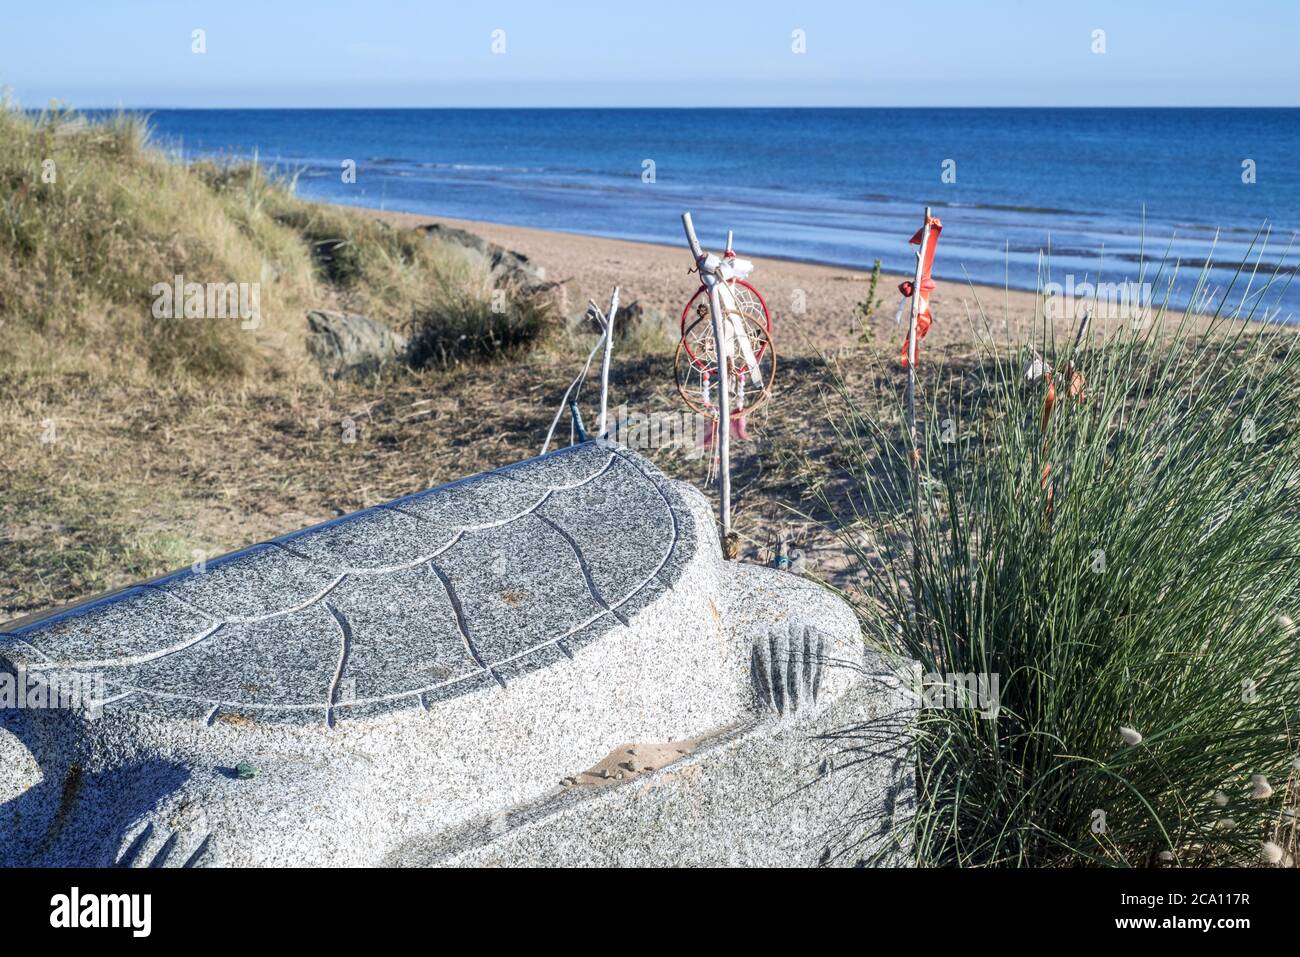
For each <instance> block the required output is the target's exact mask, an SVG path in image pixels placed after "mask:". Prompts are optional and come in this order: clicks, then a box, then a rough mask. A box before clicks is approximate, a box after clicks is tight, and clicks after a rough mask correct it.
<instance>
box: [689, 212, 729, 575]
mask: <svg viewBox="0 0 1300 957" xmlns="http://www.w3.org/2000/svg"><path fill="white" fill-rule="evenodd" d="M682 228H683V229H685V230H686V245H688V246H689V247H690V249H691V256H692V258H694V260H695V265H696V266H697V267H698V268H699V270H700V279H701V280H702V281H703V282H704V285H705V287H706V288H707V289H708V290H709V311H710V312H712V313H713V348H714V352H715V354H716V355H717V359H718V492H719V495H718V497H719V500H720V501H719V509H718V510H719V512H720V513H721V514H720V517H721V520H722V521H721V524H722V541H723V549H724V553H725V549H726V542H727V536H728V535H729V534H730V533H731V421H730V419H731V409H730V401H729V397H728V395H727V337H726V336H725V335H724V334H723V333H724V328H725V327H724V325H723V316H722V303H721V301H720V300H719V297H718V289H717V282H718V277H717V276H715V275H713V273H712V272H705V271H704V249H703V247H701V246H700V240H699V238H698V237H697V236H696V235H695V224H694V223H693V222H692V221H691V214H690V213H682Z"/></svg>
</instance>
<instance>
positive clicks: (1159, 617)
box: [824, 277, 1300, 866]
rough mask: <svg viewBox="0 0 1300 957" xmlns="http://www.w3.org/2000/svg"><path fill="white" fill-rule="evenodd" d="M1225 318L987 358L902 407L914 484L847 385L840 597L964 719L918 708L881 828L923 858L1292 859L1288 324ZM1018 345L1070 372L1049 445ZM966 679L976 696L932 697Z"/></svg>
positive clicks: (1298, 401)
mask: <svg viewBox="0 0 1300 957" xmlns="http://www.w3.org/2000/svg"><path fill="white" fill-rule="evenodd" d="M1201 281H1202V282H1203V281H1204V277H1202V280H1201ZM1268 288H1269V284H1266V287H1265V290H1262V291H1261V292H1264V291H1267V290H1268ZM1272 289H1273V291H1275V290H1276V284H1273V285H1272ZM1270 294H1271V293H1270ZM1263 298H1264V297H1263V295H1259V294H1257V295H1254V296H1248V297H1244V301H1246V302H1255V303H1258V302H1260V301H1262V299H1263ZM1224 301H1227V294H1225V296H1224ZM1045 308H1046V306H1045ZM1228 311H1229V310H1226V309H1223V308H1222V307H1221V310H1220V313H1218V314H1216V315H1215V316H1214V317H1213V318H1212V319H1211V320H1210V321H1208V323H1207V321H1206V319H1205V317H1203V316H1192V315H1189V314H1183V315H1182V316H1181V317H1178V316H1175V315H1174V314H1172V313H1171V312H1170V311H1169V310H1168V309H1167V308H1164V307H1159V308H1156V307H1153V308H1152V309H1151V310H1150V311H1149V312H1148V313H1147V314H1145V315H1143V316H1141V317H1140V319H1139V321H1130V320H1124V321H1119V322H1114V321H1112V322H1099V321H1097V320H1094V321H1093V323H1092V326H1091V331H1090V333H1089V334H1088V335H1086V336H1085V337H1084V338H1083V339H1082V340H1081V342H1080V343H1079V348H1078V349H1077V350H1076V349H1075V343H1074V341H1073V337H1069V338H1070V339H1071V341H1070V342H1067V343H1060V342H1057V341H1054V338H1053V335H1052V332H1051V330H1052V329H1053V328H1056V326H1055V324H1053V323H1048V322H1046V321H1044V323H1043V331H1042V334H1041V335H1036V336H1033V337H1032V339H1034V340H1036V341H1028V342H1023V343H1018V344H1016V343H1011V344H1003V346H1002V347H1000V348H993V347H989V348H986V349H984V350H982V352H981V355H979V356H978V357H977V359H976V360H975V362H974V367H973V368H972V369H969V370H967V374H966V375H965V377H964V382H963V385H962V386H961V387H960V388H957V389H947V390H931V391H932V392H934V394H935V395H937V396H938V398H932V399H931V400H930V401H929V402H928V403H927V404H926V405H925V407H924V408H921V409H920V410H919V413H918V416H919V420H920V426H921V438H920V440H919V444H920V446H921V450H920V451H921V464H920V468H919V482H917V483H915V485H914V483H913V481H912V475H911V470H910V467H909V462H910V456H909V454H908V451H909V450H908V448H907V446H906V445H905V444H904V443H903V442H902V441H900V435H902V434H905V433H904V432H903V431H902V430H901V429H899V427H898V426H899V423H900V422H901V421H902V410H901V409H898V410H897V411H898V419H896V420H895V421H891V422H887V423H886V422H882V421H880V420H879V419H878V418H873V416H872V415H871V414H870V413H869V412H868V411H867V410H866V407H865V404H864V401H863V397H860V396H856V395H853V394H851V392H850V391H849V390H848V389H847V388H846V387H844V386H843V383H840V396H839V398H840V399H841V401H842V403H843V406H844V410H845V411H844V412H843V414H842V415H840V416H838V417H837V420H836V421H837V426H838V429H839V433H840V434H839V450H840V452H841V454H842V455H843V456H845V461H847V463H848V466H847V473H848V474H847V476H846V478H847V479H848V481H847V487H848V488H849V489H850V490H851V491H850V492H849V494H848V504H847V505H846V504H845V500H844V499H836V500H834V501H832V499H831V497H830V496H827V497H826V498H825V499H824V504H825V506H826V507H827V508H829V509H831V510H832V511H834V512H835V513H837V519H838V521H837V523H836V525H837V528H838V530H839V534H840V535H841V537H842V539H843V541H844V542H845V543H846V544H847V545H848V547H849V548H850V549H851V550H852V551H853V552H854V553H855V554H856V556H857V559H858V561H859V562H860V564H861V568H862V573H863V574H862V580H863V582H864V584H863V586H862V587H861V588H860V589H859V590H857V592H856V593H854V594H851V595H850V597H851V598H853V599H854V600H855V602H856V603H857V604H858V606H859V608H860V609H861V614H862V620H863V623H864V627H865V629H866V630H867V633H868V636H869V639H870V640H871V641H872V642H874V643H875V644H876V645H878V646H880V647H882V648H885V649H888V650H890V651H893V652H898V653H901V654H903V655H906V656H907V657H910V658H912V659H915V660H916V661H918V662H919V663H920V666H921V671H922V672H923V673H925V674H926V675H928V676H929V677H928V678H926V679H923V681H922V688H921V691H922V702H923V703H924V704H927V705H943V704H945V703H947V704H954V703H955V704H957V705H958V706H957V707H942V706H935V707H929V706H927V707H923V708H922V709H921V710H920V712H919V718H918V722H917V728H916V731H917V776H916V782H917V792H918V801H917V805H916V808H915V810H914V812H913V813H908V814H906V816H905V817H900V819H899V820H898V821H897V822H896V824H897V826H898V827H899V828H900V829H901V830H902V831H903V832H905V837H906V839H907V840H908V841H910V843H911V845H912V847H913V848H914V850H915V854H916V860H917V862H918V863H919V864H921V865H928V866H954V865H955V866H1091V865H1101V866H1149V865H1160V866H1207V865H1237V864H1255V863H1258V862H1260V861H1261V859H1263V858H1266V857H1267V855H1269V854H1270V853H1272V852H1273V850H1274V848H1270V847H1266V843H1267V842H1271V844H1272V845H1274V846H1275V847H1276V849H1278V850H1279V851H1280V853H1282V854H1283V855H1291V856H1292V857H1294V855H1295V854H1296V832H1295V829H1294V817H1293V813H1294V808H1295V805H1296V793H1297V784H1298V782H1300V770H1297V768H1298V767H1300V765H1297V763H1296V762H1297V755H1300V735H1297V727H1296V725H1297V720H1298V719H1300V654H1298V651H1300V636H1298V635H1297V633H1296V630H1295V626H1294V625H1293V624H1292V621H1291V619H1292V618H1294V617H1300V616H1297V614H1296V612H1297V610H1298V609H1300V514H1298V513H1300V507H1298V502H1300V498H1298V495H1300V415H1298V413H1300V355H1298V354H1297V336H1296V331H1295V328H1294V327H1290V328H1288V327H1286V326H1282V325H1262V324H1258V323H1250V322H1248V321H1247V320H1248V319H1249V318H1250V314H1249V313H1248V312H1246V311H1245V310H1241V309H1236V310H1231V311H1232V315H1231V316H1229V315H1226V313H1227V312H1228ZM980 322H982V323H983V324H984V325H985V328H987V327H988V323H987V321H986V320H984V319H982V318H981V320H980ZM1035 353H1038V354H1042V355H1043V356H1044V357H1045V358H1046V359H1047V360H1048V362H1050V363H1051V365H1052V366H1053V367H1055V368H1056V369H1057V370H1058V372H1059V370H1063V369H1065V368H1066V367H1067V365H1068V364H1069V363H1070V362H1073V363H1074V366H1075V368H1077V369H1079V370H1081V371H1082V372H1083V374H1084V375H1085V377H1086V391H1085V394H1084V397H1083V398H1082V399H1076V398H1071V397H1069V396H1068V395H1067V393H1066V390H1065V388H1063V379H1062V378H1061V377H1060V376H1059V375H1058V378H1057V382H1058V386H1057V390H1058V398H1057V401H1056V403H1055V406H1054V409H1053V412H1052V414H1051V417H1050V419H1049V420H1048V426H1047V430H1046V439H1045V437H1044V432H1043V428H1042V420H1043V409H1044V399H1045V383H1044V381H1043V380H1039V381H1037V382H1034V383H1029V382H1027V381H1026V372H1025V366H1026V363H1027V361H1028V360H1029V359H1030V358H1031V357H1032V356H1033V355H1034V354H1035ZM924 359H925V357H924V353H923V361H924ZM945 374H946V373H945V372H943V371H940V372H937V373H933V374H932V376H931V380H937V379H942V378H943V377H944V375H945ZM897 381H898V382H899V383H900V389H899V391H900V392H901V391H902V390H901V382H902V373H901V371H900V372H899V373H898V374H897ZM1049 465H1050V473H1049V482H1050V489H1051V491H1050V495H1051V502H1050V509H1049V502H1048V495H1049V493H1048V490H1047V486H1046V485H1045V483H1044V479H1043V475H1044V470H1045V468H1047V467H1048V466H1049ZM914 489H916V490H917V491H915V492H914ZM914 495H915V501H914ZM1049 512H1050V514H1049ZM913 543H915V544H914V547H913ZM972 675H973V676H985V682H986V684H985V685H984V689H985V690H986V691H992V690H993V689H994V688H996V696H995V698H988V699H985V700H984V701H980V700H978V696H970V695H968V696H967V699H966V700H964V701H963V700H962V699H961V698H960V696H957V697H956V698H955V700H954V699H953V698H948V699H945V696H944V695H942V694H939V693H936V688H941V687H944V684H943V682H945V681H947V682H959V683H960V684H961V685H962V686H964V687H966V688H968V689H972V688H973V689H976V690H978V689H979V687H980V686H979V684H978V677H977V678H976V680H975V682H974V683H972V681H971V679H970V678H969V677H967V676H972ZM954 676H958V677H956V678H954ZM995 676H996V681H997V684H996V686H994V685H993V684H992V681H993V679H994V677H995ZM950 686H955V684H954V685H950ZM994 704H995V705H996V707H990V705H994ZM963 705H964V706H963ZM980 705H984V707H982V708H981V707H980ZM1121 728H1125V729H1131V731H1135V732H1137V734H1139V735H1140V736H1141V740H1140V742H1139V743H1131V742H1133V741H1135V740H1136V735H1134V734H1132V733H1131V731H1127V730H1126V731H1125V732H1123V735H1122V733H1121ZM1274 856H1276V855H1274ZM1284 860H1285V858H1284Z"/></svg>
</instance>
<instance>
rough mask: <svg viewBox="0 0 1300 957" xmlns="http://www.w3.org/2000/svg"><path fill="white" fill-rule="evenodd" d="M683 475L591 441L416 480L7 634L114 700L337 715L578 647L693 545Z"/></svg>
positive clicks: (11, 651) (552, 659)
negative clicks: (408, 491) (397, 491)
mask: <svg viewBox="0 0 1300 957" xmlns="http://www.w3.org/2000/svg"><path fill="white" fill-rule="evenodd" d="M693 530H694V525H693V524H692V519H691V516H690V514H689V509H688V507H687V505H686V504H685V502H684V500H683V499H682V497H681V493H680V492H679V491H678V490H677V488H676V487H675V485H674V483H673V482H671V481H670V480H669V479H667V478H666V477H665V476H664V475H663V474H662V473H660V472H659V471H658V470H657V469H655V468H654V467H653V466H651V465H650V464H649V463H647V462H646V461H645V460H644V459H642V458H640V457H639V456H637V455H636V454H635V453H632V452H630V451H627V450H626V449H621V448H617V447H615V446H613V445H610V444H607V443H586V444H583V445H579V446H574V447H572V448H568V449H563V450H560V451H557V452H553V453H550V454H548V455H544V456H541V457H539V458H536V459H530V460H528V461H525V462H520V463H518V464H516V465H512V466H509V467H507V468H503V469H499V470H496V471H493V472H486V473H483V474H481V475H476V476H474V477H472V478H468V479H464V480H462V481H459V482H455V483H452V484H450V485H444V486H441V487H438V488H434V489H430V490H428V491H424V492H419V493H417V494H414V495H409V496H407V497H405V498H400V499H397V500H396V501H392V502H387V503H385V504H383V505H379V506H377V507H375V508H371V509H367V510H365V511H361V512H356V513H354V514H352V515H347V516H344V517H342V518H339V519H336V520H334V521H331V522H328V523H326V524H323V525H318V526H315V527H312V528H308V529H305V530H303V531H301V532H297V533H295V534H292V535H288V536H285V537H283V538H279V539H276V540H274V541H271V542H266V543H263V544H260V545H255V546H253V547H251V548H247V549H244V550H243V551H239V552H235V553H233V554H231V555H227V556H225V557H223V558H219V559H215V560H212V561H210V562H208V563H207V565H206V567H204V568H199V569H189V570H185V571H182V572H178V573H175V574H172V575H168V576H166V577H164V578H161V579H158V580H155V581H152V582H149V583H146V584H142V585H138V586H135V587H132V588H128V589H125V590H123V591H120V592H117V593H115V594H112V595H109V596H107V597H104V598H102V599H98V600H95V601H92V602H89V603H87V604H84V605H81V606H77V607H74V608H72V609H69V610H67V611H63V612H58V613H55V614H52V615H49V616H46V617H43V618H40V619H38V620H36V621H32V622H29V623H26V624H24V625H22V626H21V627H18V628H14V629H13V630H10V631H8V632H6V633H4V634H3V635H0V662H7V663H8V665H9V666H10V667H11V668H16V667H22V668H24V669H26V670H27V671H28V672H29V673H40V672H46V673H52V674H56V675H58V676H60V677H62V676H65V675H83V676H84V675H94V676H96V677H97V678H99V679H102V686H103V702H104V706H105V707H107V708H126V709H130V710H134V711H145V712H152V713H157V714H160V715H164V716H168V717H174V718H180V719H191V720H202V721H206V722H208V723H212V722H214V721H216V720H219V719H220V720H225V721H238V720H243V719H251V720H255V721H261V722H278V723H294V724H311V723H315V722H324V723H325V724H327V725H329V726H331V727H332V726H334V725H335V724H336V723H338V722H341V721H348V720H355V719H360V718H366V717H372V716H375V715H380V714H384V713H386V712H390V711H393V710H397V709H404V708H432V707H434V706H436V704H437V703H438V702H439V701H441V700H444V699H447V698H450V697H453V696H457V695H463V694H467V693H470V692H474V691H484V690H486V691H491V690H493V689H499V688H504V687H506V686H508V685H509V683H510V682H511V681H512V680H515V679H517V678H518V677H519V676H521V675H523V674H525V673H527V672H529V671H533V670H535V669H539V668H547V667H564V666H565V662H566V660H567V659H570V658H572V657H573V656H574V655H576V654H579V653H580V652H581V649H582V648H583V647H584V646H585V645H587V644H588V643H590V642H593V641H598V640H600V638H601V636H602V635H604V634H606V633H607V632H608V631H609V630H610V629H612V628H616V627H621V624H626V623H627V622H628V621H629V620H630V619H631V618H632V617H633V616H635V615H636V614H637V613H638V612H639V611H640V610H641V609H642V608H644V607H646V605H648V604H649V603H651V602H652V601H654V600H655V599H656V598H658V597H660V596H661V595H663V594H664V592H665V591H666V590H667V589H668V588H669V587H671V585H672V584H673V582H674V581H675V580H676V578H677V577H678V575H680V573H681V570H682V568H683V566H684V565H685V563H686V562H687V561H688V560H689V558H690V557H691V555H692V554H694V552H695V549H696V541H695V536H694V531H693Z"/></svg>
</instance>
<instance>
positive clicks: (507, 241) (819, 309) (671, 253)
mask: <svg viewBox="0 0 1300 957" xmlns="http://www.w3.org/2000/svg"><path fill="white" fill-rule="evenodd" d="M353 208H354V209H357V211H358V212H362V213H365V214H368V215H371V216H374V217H375V218H377V219H380V220H383V221H384V222H387V223H390V224H392V225H393V226H395V227H397V228H408V229H409V228H414V227H416V226H420V225H423V224H426V223H431V222H440V223H446V224H447V225H449V226H456V227H459V228H461V229H466V230H469V231H470V232H472V233H476V234H477V235H480V236H482V237H484V238H485V239H487V240H489V241H491V242H494V243H497V244H499V245H501V246H504V247H506V248H507V249H511V250H515V251H516V252H520V253H523V254H524V255H525V256H527V257H528V258H529V259H531V260H533V261H534V262H535V263H537V264H538V265H540V266H542V267H543V268H544V269H545V270H546V276H547V278H548V279H550V280H552V281H564V282H565V283H566V284H567V285H568V286H569V287H570V303H571V308H570V311H571V312H574V311H577V312H580V311H581V309H582V305H583V304H584V303H586V301H587V299H589V298H590V299H594V300H596V301H597V302H605V301H607V300H608V298H609V293H610V290H611V289H612V288H613V287H614V286H615V285H618V286H620V287H621V289H622V293H621V296H622V301H623V302H624V303H625V304H626V303H629V302H638V303H640V304H641V306H642V307H643V308H644V309H645V310H646V312H647V313H649V314H651V315H654V314H659V315H662V316H664V317H669V318H671V320H672V321H673V322H676V321H678V320H679V318H680V316H681V311H682V307H683V306H684V305H685V303H686V300H687V299H688V298H689V297H690V296H691V295H692V294H693V293H694V292H695V289H696V287H697V286H698V284H699V283H698V281H697V280H696V278H695V276H693V275H691V274H690V272H689V270H690V267H691V261H690V254H689V252H687V250H686V247H685V243H684V242H683V244H682V245H680V246H666V245H658V244H654V243H641V242H629V241H627V240H622V239H606V238H603V237H599V236H584V235H577V234H574V233H564V232H553V231H549V230H541V229H530V228H527V227H524V226H507V225H501V224H498V223H485V222H475V221H471V220H460V219H449V218H445V217H431V216H425V215H422V214H418V213H405V212H395V211H378V210H370V209H363V208H360V207H353ZM918 219H919V216H918ZM717 225H718V226H721V225H722V224H717ZM918 225H919V223H918ZM697 229H698V230H699V231H700V234H701V240H700V241H701V242H702V243H703V244H704V246H705V248H706V249H711V250H713V251H720V249H721V246H722V243H723V239H724V237H725V232H723V231H721V230H719V229H716V228H713V224H707V223H697ZM715 234H717V235H715ZM907 239H908V237H907V236H900V237H899V242H898V256H897V257H895V259H894V260H893V261H892V262H882V264H881V270H882V274H881V280H880V284H879V287H878V289H877V293H876V295H877V297H878V298H879V299H880V305H879V306H878V307H877V308H876V309H875V310H874V312H873V321H872V325H873V327H874V328H875V330H876V335H877V341H878V344H879V347H880V348H881V350H882V351H885V350H886V349H887V347H888V343H889V342H891V341H893V339H895V338H897V339H898V341H899V345H900V347H901V342H902V337H903V336H904V335H905V334H906V326H905V324H903V323H900V324H899V325H898V326H895V325H894V315H895V312H896V310H897V308H898V300H899V295H898V284H899V283H900V282H901V281H902V280H903V278H904V276H903V275H902V270H903V268H905V267H910V265H911V260H910V256H911V253H910V251H909V249H908V247H907ZM735 246H736V254H737V255H738V256H740V257H742V258H746V259H749V260H751V261H752V262H753V263H754V266H755V268H754V274H753V277H752V281H753V284H754V285H755V286H756V287H757V288H758V289H759V291H760V292H762V294H763V297H764V299H765V300H766V301H767V304H768V308H769V310H770V311H771V312H772V314H773V322H774V325H776V327H777V332H776V335H777V337H778V338H777V343H778V348H779V349H780V352H781V354H783V355H811V354H815V353H816V351H818V350H820V351H822V352H824V353H828V354H829V353H832V352H834V351H836V350H838V349H840V348H841V347H844V346H848V345H851V344H853V343H855V342H856V341H857V340H858V337H859V336H860V334H861V317H860V314H859V313H858V311H857V304H858V303H860V302H862V301H863V300H864V299H865V298H866V296H867V291H868V288H869V286H870V280H871V266H872V264H871V263H866V264H864V266H863V268H861V269H856V270H854V269H843V268H838V267H834V266H822V265H817V264H815V263H805V262H794V261H790V260H784V259H771V258H765V257H761V256H749V255H747V254H746V252H745V245H744V237H737V239H736V242H735ZM943 254H944V250H943V245H942V241H941V242H940V245H939V248H938V256H939V257H940V258H942V256H943ZM906 278H909V279H910V278H911V276H910V275H909V276H907V277H906ZM800 300H802V302H803V308H802V310H801V309H800V308H799V302H800ZM1036 302H1037V296H1036V294H1034V293H1032V292H1026V291H1022V290H1014V289H1013V290H1010V291H1007V290H1003V289H999V288H995V287H993V286H981V285H973V284H963V283H958V282H950V281H949V282H945V281H940V282H939V288H938V289H937V291H936V292H935V294H934V297H933V299H932V308H933V312H934V315H935V320H936V321H935V324H934V326H933V327H932V328H931V330H930V333H929V335H928V336H926V338H925V340H924V346H923V348H927V349H935V348H945V347H950V346H958V347H960V348H963V349H965V348H967V347H969V346H970V345H972V344H973V343H974V342H975V341H976V335H977V330H979V329H980V328H981V322H980V310H981V308H982V309H983V311H984V313H985V314H986V315H987V316H988V319H989V323H990V325H991V327H992V328H993V330H994V332H995V334H996V335H997V336H999V337H1001V336H1002V335H1004V334H1005V333H1006V331H1007V330H1006V327H1004V326H1002V322H1003V320H1004V318H1005V319H1006V320H1007V322H1008V325H1009V326H1010V327H1011V330H1012V332H1013V335H1014V333H1015V332H1018V331H1020V330H1022V329H1023V328H1024V327H1026V326H1027V325H1028V324H1029V323H1031V322H1032V321H1033V317H1034V312H1035V307H1036ZM1070 326H1071V324H1070V323H1062V324H1061V326H1060V328H1061V330H1066V334H1067V335H1069V334H1070V332H1069V331H1068V330H1069V329H1070Z"/></svg>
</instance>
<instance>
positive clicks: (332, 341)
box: [307, 309, 407, 378]
mask: <svg viewBox="0 0 1300 957" xmlns="http://www.w3.org/2000/svg"><path fill="white" fill-rule="evenodd" d="M406 346H407V342H406V337H405V336H403V335H401V334H400V333H396V332H393V330H391V329H389V328H388V327H387V326H385V325H383V324H382V323H379V322H375V321H374V320H373V319H367V318H366V317H365V316H358V315H351V314H347V313H342V312H329V311H326V310H324V309H313V310H311V311H310V312H308V313H307V350H308V351H309V352H310V353H311V354H312V356H314V357H315V359H316V361H317V362H318V363H320V367H321V370H322V371H323V372H324V373H325V374H326V375H330V376H334V377H335V378H342V377H354V376H361V375H370V374H373V373H375V372H378V371H379V369H381V368H382V367H383V366H384V365H385V364H387V363H389V362H393V361H398V360H400V359H401V358H402V357H403V356H404V355H405V353H406Z"/></svg>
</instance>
